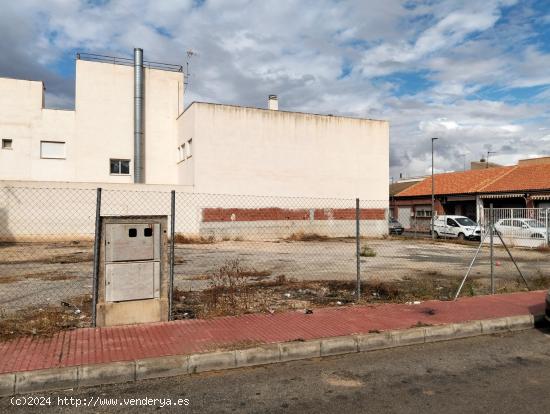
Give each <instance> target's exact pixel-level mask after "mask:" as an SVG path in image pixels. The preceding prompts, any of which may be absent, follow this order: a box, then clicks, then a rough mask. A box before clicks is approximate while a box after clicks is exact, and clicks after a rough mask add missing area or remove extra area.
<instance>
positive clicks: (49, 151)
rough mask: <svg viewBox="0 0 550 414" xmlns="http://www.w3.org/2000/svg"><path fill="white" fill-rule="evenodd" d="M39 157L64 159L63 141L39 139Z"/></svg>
mask: <svg viewBox="0 0 550 414" xmlns="http://www.w3.org/2000/svg"><path fill="white" fill-rule="evenodd" d="M40 158H54V159H65V142H62V141H40Z"/></svg>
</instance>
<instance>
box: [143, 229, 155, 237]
mask: <svg viewBox="0 0 550 414" xmlns="http://www.w3.org/2000/svg"><path fill="white" fill-rule="evenodd" d="M143 235H144V236H145V237H151V236H152V235H153V229H152V228H150V227H147V228H145V229H143Z"/></svg>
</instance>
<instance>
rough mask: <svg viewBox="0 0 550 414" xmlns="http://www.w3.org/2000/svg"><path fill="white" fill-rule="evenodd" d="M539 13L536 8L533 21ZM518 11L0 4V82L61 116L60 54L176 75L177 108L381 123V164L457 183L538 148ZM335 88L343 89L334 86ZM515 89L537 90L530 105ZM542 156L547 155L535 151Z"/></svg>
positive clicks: (532, 24) (530, 72)
mask: <svg viewBox="0 0 550 414" xmlns="http://www.w3.org/2000/svg"><path fill="white" fill-rule="evenodd" d="M539 9H540V8H539ZM539 9H537V7H536V4H535V3H534V2H531V1H523V2H516V1H498V0H486V1H482V2H480V1H478V0H476V1H474V0H464V1H461V2H456V1H452V0H439V1H425V2H402V1H400V0H386V1H383V2H382V1H381V2H356V1H344V0H342V1H336V0H317V1H314V0H279V1H277V2H276V6H275V3H274V2H271V1H251V0H234V1H231V2H227V1H223V0H206V1H193V0H181V1H178V2H170V1H156V2H151V1H147V0H127V1H95V2H94V1H66V0H56V1H54V0H52V1H38V0H27V1H21V2H7V3H6V4H5V5H3V10H2V13H1V14H0V36H1V37H2V39H3V41H2V42H1V43H0V53H2V57H3V58H2V59H1V60H0V76H10V77H20V78H29V79H42V80H44V81H45V84H46V88H47V94H46V99H47V101H46V102H47V104H48V105H50V106H62V107H70V106H71V105H72V102H73V99H74V78H73V77H74V73H73V69H72V68H73V65H74V62H73V61H72V58H73V56H74V52H75V51H77V50H79V51H88V52H95V53H102V54H108V55H118V56H121V55H122V56H127V57H128V56H130V55H131V53H132V49H133V48H134V47H142V48H143V49H144V51H145V58H146V59H148V60H155V61H164V62H168V63H179V64H183V63H184V62H185V59H186V51H187V50H188V49H193V50H194V51H196V52H197V53H198V54H197V56H196V57H193V58H192V59H191V62H190V68H191V77H190V85H189V89H188V90H187V93H186V101H187V102H190V101H192V100H204V101H214V102H223V103H232V104H240V105H251V106H262V107H263V106H265V105H266V97H267V95H268V94H271V93H276V94H278V95H279V97H280V107H281V109H287V110H296V111H308V112H314V113H331V114H335V115H336V114H341V115H352V116H359V117H368V118H381V119H388V120H390V123H391V151H390V164H391V171H392V175H393V176H398V175H399V173H400V172H402V173H404V174H409V175H419V174H425V173H428V172H429V167H430V161H431V149H430V138H431V137H432V136H434V135H435V136H439V137H440V138H441V139H440V140H439V141H438V142H437V145H436V161H437V165H438V166H439V167H438V168H439V169H440V170H453V169H462V168H463V164H464V154H466V157H467V159H468V160H469V159H477V158H479V157H480V156H481V155H482V154H483V153H484V152H485V151H486V149H485V148H486V146H487V145H490V146H492V148H494V149H495V150H496V151H497V154H495V155H494V159H495V160H500V161H501V162H515V161H516V159H517V157H519V156H524V155H525V154H543V153H545V151H546V150H545V148H543V147H541V146H540V142H541V140H543V141H542V142H546V141H544V140H548V131H546V130H544V129H543V128H545V126H546V124H547V123H548V118H549V113H548V109H547V107H548V103H549V101H550V93H549V92H548V90H550V88H548V86H550V76H549V75H548V74H547V72H548V71H547V67H548V66H549V64H550V53H549V52H548V48H547V47H546V44H545V41H544V39H546V38H547V35H548V33H549V32H547V31H550V27H548V25H547V23H545V22H547V20H548V17H547V16H548V13H547V11H545V10H539ZM343 74H345V76H342V75H343ZM529 88H537V89H536V90H534V91H533V92H532V93H531V92H529ZM546 153H547V151H546Z"/></svg>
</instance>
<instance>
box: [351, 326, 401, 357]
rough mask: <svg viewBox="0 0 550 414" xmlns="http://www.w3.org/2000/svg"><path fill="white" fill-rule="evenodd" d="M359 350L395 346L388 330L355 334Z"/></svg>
mask: <svg viewBox="0 0 550 414" xmlns="http://www.w3.org/2000/svg"><path fill="white" fill-rule="evenodd" d="M357 344H358V346H359V352H366V351H374V350H376V349H385V348H392V347H394V346H395V342H394V340H393V336H392V335H391V332H390V331H387V332H381V333H368V334H362V335H357Z"/></svg>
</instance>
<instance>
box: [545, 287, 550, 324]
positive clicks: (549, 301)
mask: <svg viewBox="0 0 550 414" xmlns="http://www.w3.org/2000/svg"><path fill="white" fill-rule="evenodd" d="M544 314H545V316H546V320H547V321H548V322H550V290H549V291H548V293H547V294H546V310H545V311H544Z"/></svg>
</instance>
